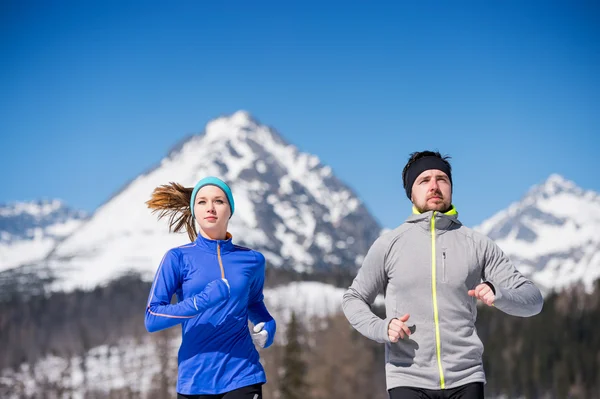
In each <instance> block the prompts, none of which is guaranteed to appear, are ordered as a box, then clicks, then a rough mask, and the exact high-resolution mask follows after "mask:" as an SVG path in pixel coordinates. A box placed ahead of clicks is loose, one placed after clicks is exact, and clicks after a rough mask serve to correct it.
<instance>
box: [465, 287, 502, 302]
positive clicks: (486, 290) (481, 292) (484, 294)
mask: <svg viewBox="0 0 600 399" xmlns="http://www.w3.org/2000/svg"><path fill="white" fill-rule="evenodd" d="M467 294H469V296H472V297H475V298H477V299H479V300H480V301H481V302H483V303H485V304H486V305H488V306H494V301H495V300H496V295H495V294H494V291H492V288H491V287H490V286H489V284H486V283H481V284H479V285H478V286H477V287H475V289H473V290H469V291H468V292H467Z"/></svg>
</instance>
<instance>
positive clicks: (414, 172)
mask: <svg viewBox="0 0 600 399" xmlns="http://www.w3.org/2000/svg"><path fill="white" fill-rule="evenodd" d="M431 169H436V170H441V171H442V172H444V173H445V174H447V175H448V178H449V179H450V185H452V172H451V171H450V166H449V165H448V163H447V162H446V161H444V160H443V159H442V158H439V157H435V156H427V157H423V158H419V159H417V160H416V161H415V162H413V164H412V165H410V166H409V167H408V169H407V170H406V173H405V174H404V176H402V180H403V182H404V190H405V191H406V196H407V197H408V199H409V200H411V201H412V199H411V198H410V197H411V195H412V186H413V184H414V183H415V180H416V179H417V177H419V175H420V174H421V173H423V172H425V171H426V170H431Z"/></svg>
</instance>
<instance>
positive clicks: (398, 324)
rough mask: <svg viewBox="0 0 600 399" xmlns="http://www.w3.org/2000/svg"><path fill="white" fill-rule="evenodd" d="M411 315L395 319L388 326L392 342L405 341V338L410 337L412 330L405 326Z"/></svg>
mask: <svg viewBox="0 0 600 399" xmlns="http://www.w3.org/2000/svg"><path fill="white" fill-rule="evenodd" d="M409 317H410V315H409V314H408V313H407V314H405V315H404V316H402V317H400V318H394V319H392V320H391V321H390V324H389V325H388V337H389V339H390V341H391V342H398V340H399V339H404V336H407V337H408V336H409V335H410V329H409V328H408V326H407V325H406V324H405V323H406V322H407V321H408V318H409Z"/></svg>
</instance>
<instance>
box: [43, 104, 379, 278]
mask: <svg viewBox="0 0 600 399" xmlns="http://www.w3.org/2000/svg"><path fill="white" fill-rule="evenodd" d="M205 176H218V177H221V178H223V179H224V180H225V181H227V182H228V184H230V186H231V187H232V190H233V191H234V196H235V199H236V214H235V215H234V217H233V218H232V219H231V224H230V226H229V227H230V232H231V233H232V234H233V236H234V237H235V240H236V243H238V244H240V245H243V246H248V247H251V248H253V249H257V250H259V251H261V252H262V253H263V254H264V255H265V257H266V258H267V261H268V264H269V265H271V266H273V267H277V268H283V269H288V270H295V271H298V272H307V273H310V272H317V273H321V272H323V271H326V270H347V271H349V272H354V271H355V269H356V268H357V267H358V265H360V263H361V261H362V258H363V257H364V255H365V254H366V252H367V250H368V248H369V246H370V245H371V243H372V242H373V241H374V240H375V239H376V238H377V236H378V235H379V232H380V230H381V228H380V226H379V225H378V223H377V221H376V220H375V219H374V218H373V217H372V216H371V214H370V213H369V212H368V210H367V209H366V208H365V206H364V205H363V204H362V202H361V201H360V199H359V198H357V197H356V195H355V194H354V193H353V191H352V190H351V189H350V188H349V187H347V186H346V185H345V184H344V183H342V182H341V181H339V180H338V179H337V178H336V177H335V175H334V174H333V172H332V170H331V168H329V167H328V166H326V165H323V164H321V162H320V161H319V159H318V157H316V156H314V155H312V154H308V153H303V152H301V151H299V150H298V148H297V147H295V146H294V145H291V144H289V143H287V142H286V141H285V140H284V139H283V138H282V137H281V136H280V135H279V134H278V133H277V132H276V131H275V130H274V129H272V128H271V127H269V126H266V125H263V124H260V123H259V122H257V121H256V120H255V119H253V118H252V116H251V115H250V113H248V112H247V111H238V112H235V113H233V114H231V115H228V116H221V117H219V118H217V119H214V120H212V121H210V122H209V123H208V124H207V125H206V127H205V129H204V134H201V135H196V136H193V137H192V138H190V139H188V140H186V141H185V142H183V143H182V144H181V145H180V146H178V149H177V150H176V151H172V152H171V153H169V155H168V156H167V157H165V158H164V159H163V160H162V161H160V163H159V164H158V166H157V167H156V168H154V169H152V170H151V171H149V172H146V173H144V174H143V175H141V176H139V177H137V178H135V179H133V180H132V181H131V183H130V184H128V185H127V186H126V187H125V188H124V189H123V190H122V191H120V192H119V193H118V194H117V195H115V196H114V197H113V198H111V199H110V201H108V202H107V203H105V204H104V205H102V207H100V208H99V209H97V210H96V212H95V213H94V215H93V216H92V218H91V219H90V220H89V221H88V222H87V223H85V225H83V226H82V227H81V228H80V229H78V231H77V232H75V233H74V234H72V235H71V236H69V237H68V238H67V239H65V240H64V241H62V242H61V243H60V244H59V245H58V246H57V247H56V248H55V250H53V252H52V254H51V255H49V257H48V258H47V259H45V261H46V262H47V265H48V267H50V268H51V269H52V270H53V271H55V272H56V274H57V278H59V279H60V280H61V281H64V283H65V284H64V285H63V287H89V286H93V285H94V284H98V283H101V282H104V281H108V280H109V279H111V278H115V277H117V276H118V275H119V273H123V272H125V271H127V270H135V271H137V272H140V273H142V275H143V276H144V277H149V278H152V276H153V275H154V271H155V269H156V265H157V264H158V263H159V262H160V259H161V258H162V256H163V255H164V252H165V251H166V250H168V249H169V248H172V247H175V246H179V245H182V244H184V243H185V242H186V241H187V237H186V236H185V235H179V234H177V235H176V234H169V233H168V226H167V225H166V224H165V223H164V221H161V222H157V221H156V215H153V214H152V213H151V212H150V211H149V210H148V209H146V207H145V206H144V205H143V204H144V202H145V201H146V200H147V199H148V198H149V196H150V194H151V193H152V191H153V190H154V188H155V187H157V186H159V185H161V184H165V183H167V182H169V181H176V182H178V183H180V184H183V185H184V186H186V187H193V185H194V184H196V182H197V181H198V180H199V179H200V178H202V177H205ZM238 209H239V211H238ZM115 220H116V221H119V223H114V222H111V221H115Z"/></svg>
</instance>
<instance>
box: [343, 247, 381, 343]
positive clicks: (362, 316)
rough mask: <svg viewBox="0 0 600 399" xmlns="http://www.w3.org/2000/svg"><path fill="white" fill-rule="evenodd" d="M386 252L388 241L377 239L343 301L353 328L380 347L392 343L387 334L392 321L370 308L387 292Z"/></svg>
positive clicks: (345, 312) (345, 311)
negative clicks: (379, 344)
mask: <svg viewBox="0 0 600 399" xmlns="http://www.w3.org/2000/svg"><path fill="white" fill-rule="evenodd" d="M387 251H388V243H387V240H383V238H382V237H380V238H378V239H377V240H376V241H375V242H374V243H373V245H372V246H371V248H370V249H369V252H368V253H367V256H366V257H365V259H364V261H363V264H362V267H361V268H360V269H359V270H358V274H357V275H356V278H355V279H354V281H353V282H352V285H351V286H350V288H348V290H347V291H346V292H345V293H344V296H343V298H342V310H343V311H344V314H345V315H346V318H347V319H348V321H349V322H350V324H351V325H352V327H354V328H355V329H356V330H358V332H360V333H361V334H362V335H364V336H365V337H367V338H370V339H372V340H374V341H377V342H380V343H384V342H390V340H389V337H388V332H387V330H388V325H389V323H390V320H391V319H392V318H391V317H389V318H387V319H385V320H382V319H381V318H380V317H379V316H377V315H376V314H375V313H373V311H372V310H371V305H372V304H373V302H374V301H375V298H377V295H378V294H380V293H383V292H385V289H386V286H387V281H388V278H387V273H386V268H385V258H386V254H387Z"/></svg>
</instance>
